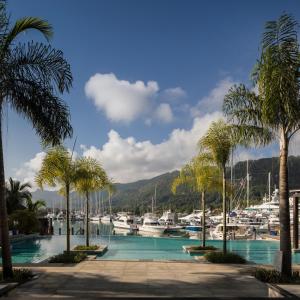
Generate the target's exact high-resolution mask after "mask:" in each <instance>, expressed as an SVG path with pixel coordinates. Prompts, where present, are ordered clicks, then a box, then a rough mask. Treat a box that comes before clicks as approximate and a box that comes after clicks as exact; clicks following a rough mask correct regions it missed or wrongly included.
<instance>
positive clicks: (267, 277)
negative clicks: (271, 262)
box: [252, 268, 300, 283]
mask: <svg viewBox="0 0 300 300" xmlns="http://www.w3.org/2000/svg"><path fill="white" fill-rule="evenodd" d="M252 275H253V276H254V277H255V278H256V279H258V280H260V281H262V282H267V283H295V282H297V283H299V282H300V275H299V272H298V271H297V272H293V274H292V277H286V276H283V275H281V274H280V272H278V271H276V270H274V269H264V268H256V269H255V270H254V271H253V273H252Z"/></svg>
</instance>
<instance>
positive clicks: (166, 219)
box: [158, 210, 183, 233]
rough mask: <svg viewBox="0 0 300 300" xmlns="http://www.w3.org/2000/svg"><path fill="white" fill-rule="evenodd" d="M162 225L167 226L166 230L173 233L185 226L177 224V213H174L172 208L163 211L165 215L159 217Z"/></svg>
mask: <svg viewBox="0 0 300 300" xmlns="http://www.w3.org/2000/svg"><path fill="white" fill-rule="evenodd" d="M158 222H159V224H160V225H164V226H167V229H166V230H165V232H168V233H172V232H177V231H181V230H182V229H183V226H181V225H176V215H175V213H172V212H171V210H167V211H165V212H164V213H163V215H162V216H161V217H160V218H159V219H158Z"/></svg>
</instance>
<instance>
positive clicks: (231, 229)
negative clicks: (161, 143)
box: [210, 223, 253, 240]
mask: <svg viewBox="0 0 300 300" xmlns="http://www.w3.org/2000/svg"><path fill="white" fill-rule="evenodd" d="M226 228H227V239H235V240H241V239H250V238H251V237H252V235H253V232H252V231H251V228H250V227H249V226H248V225H245V224H236V223H228V224H226ZM210 236H211V238H212V239H213V240H222V239H223V224H219V225H217V227H216V228H215V229H214V230H213V231H210Z"/></svg>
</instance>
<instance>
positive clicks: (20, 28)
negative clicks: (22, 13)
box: [2, 17, 53, 52]
mask: <svg viewBox="0 0 300 300" xmlns="http://www.w3.org/2000/svg"><path fill="white" fill-rule="evenodd" d="M32 29H34V30H37V31H39V32H40V33H42V35H43V36H44V37H45V38H46V40H47V41H48V40H49V39H50V38H51V37H52V35H53V29H52V26H51V25H50V24H49V23H48V22H47V21H45V20H43V19H40V18H38V17H24V18H21V19H19V20H17V21H16V23H15V24H14V26H13V27H12V29H11V30H10V31H9V32H8V33H7V35H6V38H5V42H4V45H3V49H2V51H3V52H6V51H7V49H8V48H9V46H10V45H11V43H12V42H13V41H14V39H15V38H16V37H17V36H18V35H19V34H20V33H22V32H25V31H27V30H32Z"/></svg>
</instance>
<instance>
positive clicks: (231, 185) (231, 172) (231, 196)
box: [228, 149, 233, 212]
mask: <svg viewBox="0 0 300 300" xmlns="http://www.w3.org/2000/svg"><path fill="white" fill-rule="evenodd" d="M230 188H231V193H230V202H229V205H228V211H229V212H230V211H231V206H232V202H233V149H232V150H231V168H230Z"/></svg>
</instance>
